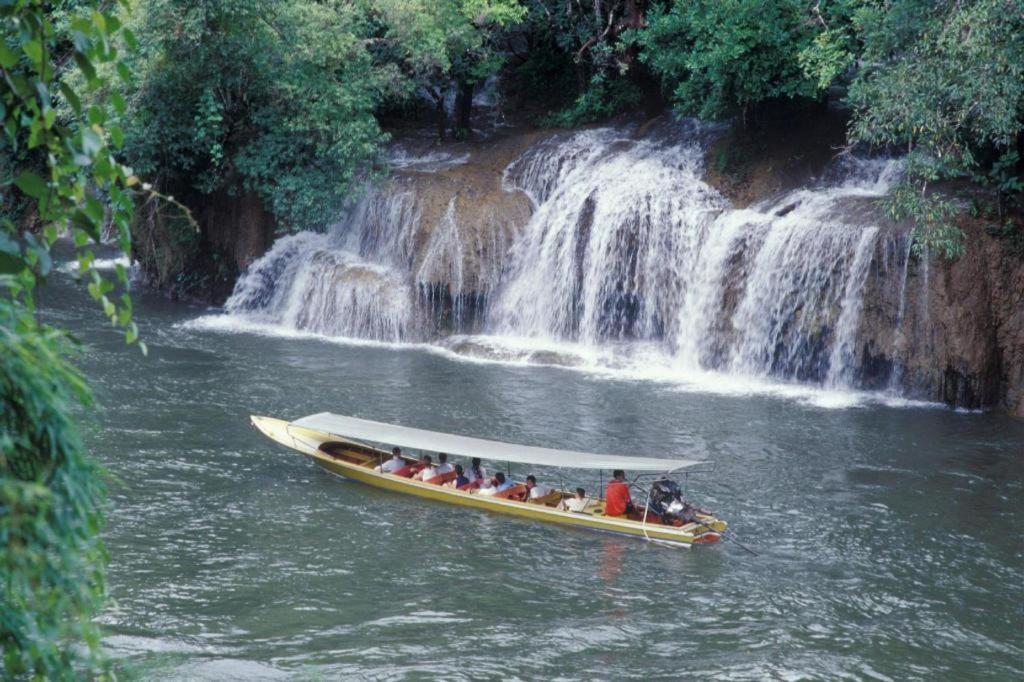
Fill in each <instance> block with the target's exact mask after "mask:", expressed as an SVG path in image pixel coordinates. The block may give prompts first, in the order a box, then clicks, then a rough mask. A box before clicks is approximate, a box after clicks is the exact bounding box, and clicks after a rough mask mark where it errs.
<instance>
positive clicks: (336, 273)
mask: <svg viewBox="0 0 1024 682" xmlns="http://www.w3.org/2000/svg"><path fill="white" fill-rule="evenodd" d="M444 162H445V160H444V159H440V160H439V159H438V158H432V159H431V161H430V163H438V164H443V163H444ZM412 163H414V162H410V164H412ZM454 163H455V164H458V163H460V160H459V159H455V161H454ZM422 165H423V164H421V167H422ZM442 167H447V166H443V165H442ZM424 203H425V202H424V200H423V199H422V198H421V197H420V196H419V195H418V193H417V187H416V184H415V182H414V181H413V180H412V179H411V178H410V177H404V178H397V179H395V180H393V181H392V182H389V183H387V184H385V185H383V186H382V187H378V188H374V189H372V190H371V191H369V192H368V193H367V195H366V196H365V197H364V198H363V199H362V200H361V201H360V202H358V203H357V204H356V205H355V206H354V207H353V209H352V210H351V211H350V212H349V214H348V215H347V216H346V217H345V219H344V220H342V221H341V222H340V223H338V224H337V225H335V226H334V227H332V228H331V230H330V231H329V232H328V233H326V234H316V233H311V232H304V233H300V234H296V235H291V236H288V237H283V238H281V239H279V240H278V241H277V242H276V243H275V245H274V247H273V248H272V249H271V250H270V251H269V252H268V253H267V254H266V255H265V256H263V258H261V259H260V260H259V261H257V262H256V263H255V264H253V265H252V266H251V267H250V268H249V270H248V271H247V272H246V274H245V275H243V276H242V277H241V278H240V279H239V281H238V283H237V285H236V286H235V290H234V293H233V294H232V296H231V297H230V298H229V299H228V301H227V303H226V308H227V311H228V313H229V314H230V315H231V316H234V317H236V318H243V319H244V320H246V321H247V322H250V323H256V324H261V325H273V326H279V327H285V328H291V329H296V330H301V331H305V332H311V333H315V334H322V335H326V336H338V337H347V338H359V339H372V340H376V341H387V342H398V341H420V340H425V339H427V338H430V337H432V336H435V335H436V333H437V330H438V327H439V319H440V318H442V317H446V318H450V319H448V320H447V326H448V327H449V328H450V329H453V330H460V329H464V328H466V327H467V326H469V324H470V319H469V318H470V317H472V315H471V313H475V312H477V310H476V308H482V307H483V304H482V300H485V299H486V298H487V296H488V294H489V293H490V290H491V287H492V286H493V285H494V283H496V282H497V280H498V277H499V274H500V271H501V261H500V256H501V255H502V254H503V253H504V252H505V251H506V250H507V249H508V244H509V243H510V241H511V238H512V230H511V226H509V225H504V224H500V223H499V224H494V225H489V226H488V225H477V228H478V229H476V230H474V231H473V232H472V234H471V235H469V237H468V238H467V237H464V235H463V231H462V230H461V229H460V224H459V218H458V214H457V210H456V199H455V198H454V197H452V198H451V199H449V200H448V201H447V203H446V204H445V207H444V208H443V209H442V210H441V211H439V213H438V215H436V216H425V215H424V211H423V204H424ZM488 228H489V229H488Z"/></svg>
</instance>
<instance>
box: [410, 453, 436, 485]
mask: <svg viewBox="0 0 1024 682" xmlns="http://www.w3.org/2000/svg"><path fill="white" fill-rule="evenodd" d="M420 467H421V468H420V470H419V471H417V472H416V473H415V474H413V476H412V479H413V480H414V481H429V480H430V479H432V478H434V477H435V476H437V467H436V466H434V465H433V460H432V459H431V458H430V455H423V457H421V458H420Z"/></svg>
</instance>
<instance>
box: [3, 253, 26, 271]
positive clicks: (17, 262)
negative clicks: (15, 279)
mask: <svg viewBox="0 0 1024 682" xmlns="http://www.w3.org/2000/svg"><path fill="white" fill-rule="evenodd" d="M27 267H28V263H26V262H25V261H24V260H23V259H22V258H21V257H20V256H14V255H12V254H9V253H3V252H0V274H3V275H13V274H15V273H18V272H21V271H22V270H24V269H25V268H27Z"/></svg>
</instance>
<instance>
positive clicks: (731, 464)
mask: <svg viewBox="0 0 1024 682" xmlns="http://www.w3.org/2000/svg"><path fill="white" fill-rule="evenodd" d="M43 299H44V300H43V304H44V316H45V317H46V318H47V319H48V320H51V321H55V322H58V323H60V324H63V325H66V326H67V327H69V328H71V329H72V330H74V331H75V332H76V334H78V336H79V338H81V339H82V341H83V342H84V344H85V350H84V353H83V355H82V357H81V359H80V364H81V366H82V367H83V369H84V371H85V372H86V374H87V375H88V377H89V378H90V380H91V381H92V382H93V385H94V386H95V388H96V392H97V395H98V398H99V402H100V403H101V406H102V409H101V411H100V412H99V413H98V414H96V415H87V416H86V419H87V421H88V424H87V426H86V437H87V442H88V444H89V446H90V448H91V451H92V452H93V453H94V454H95V456H96V457H98V458H99V459H100V460H101V461H102V462H103V463H104V464H105V466H106V467H107V468H108V470H109V472H110V474H111V475H112V477H113V479H114V480H113V482H112V484H111V493H110V509H109V523H108V528H107V531H106V539H107V546H108V549H109V553H110V557H111V560H110V567H109V578H110V585H111V592H112V600H111V603H110V605H109V607H108V608H107V609H106V610H105V611H104V613H103V614H102V618H101V620H102V623H103V624H104V626H105V629H106V633H107V637H106V640H105V642H106V646H107V648H108V649H109V650H110V653H111V655H112V656H113V657H114V658H115V659H116V660H117V661H118V666H119V667H120V668H121V669H122V671H123V673H124V674H125V675H126V676H127V677H129V678H134V677H138V678H144V679H246V680H252V679H275V678H298V679H336V678H343V677H349V678H360V679H366V678H371V679H395V678H434V677H444V678H447V679H460V678H465V679H468V678H493V679H497V678H523V679H549V678H550V679H578V678H590V679H623V678H635V679H644V680H649V679H685V678H690V679H710V678H717V679H785V680H790V679H836V678H850V679H893V680H906V679H994V680H996V679H998V680H1007V679H1014V678H1015V679H1020V678H1021V676H1022V675H1024V615H1022V613H1024V611H1022V609H1024V503H1022V499H1024V498H1022V493H1024V490H1022V488H1024V423H1022V422H1021V421H1019V420H1013V419H1011V418H1008V417H1006V416H1003V415H998V414H978V413H958V412H955V411H952V410H949V409H945V408H941V407H934V406H932V407H922V406H899V405H898V404H897V406H892V405H885V404H879V403H876V402H871V401H867V402H864V403H853V404H852V405H850V406H848V407H844V408H840V409H826V408H825V407H822V406H820V405H815V404H813V403H807V402H804V401H800V400H793V399H789V398H786V397H778V396H773V395H763V394H756V393H754V394H750V395H744V394H742V393H737V392H735V391H733V392H731V393H727V394H721V393H715V392H713V391H695V390H682V389H681V388H680V387H679V386H676V385H674V384H672V383H671V382H657V381H646V380H645V381H641V380H630V379H626V378H616V377H614V376H599V375H592V374H587V373H585V372H580V371H573V370H567V369H560V368H554V367H523V366H512V365H502V364H493V363H492V364H487V363H478V362H467V361H460V360H458V359H453V358H452V357H449V356H446V355H443V354H440V353H438V352H433V351H430V350H428V349H424V348H416V347H408V348H401V347H382V346H366V345H363V346H360V345H345V344H339V343H329V342H325V341H322V340H316V339H298V338H277V337H273V336H266V335H256V334H250V333H225V332H218V331H210V330H203V329H197V328H195V327H194V326H190V325H189V324H188V322H189V321H190V320H193V319H195V318H197V317H199V316H201V315H204V314H206V313H207V311H204V310H202V309H199V308H195V307H189V306H183V305H176V304H172V303H168V302H166V301H163V300H161V299H157V298H153V297H150V296H147V295H145V294H138V295H137V296H136V299H137V300H136V308H137V319H138V321H139V322H140V326H141V328H142V334H143V337H144V338H145V339H146V341H147V342H148V344H149V349H150V353H149V357H148V358H143V357H142V356H141V355H140V354H139V353H138V352H137V351H135V350H130V349H126V348H125V347H124V346H123V343H122V341H121V339H120V336H119V335H117V334H115V333H114V332H113V331H112V330H110V329H109V328H108V327H106V326H105V325H104V323H103V321H102V319H101V316H100V313H99V312H98V311H97V310H95V308H94V307H93V305H92V304H91V303H90V302H88V300H87V297H86V296H84V294H82V293H81V292H80V291H78V290H76V289H74V288H72V287H71V286H70V285H69V280H68V278H67V277H64V276H60V277H56V278H55V281H54V282H52V283H51V284H50V285H48V287H47V289H46V290H45V292H44V296H43ZM323 410H331V411H335V412H339V413H342V414H353V415H358V416H363V417H368V418H374V419H379V420H383V421H395V422H399V423H403V424H407V425H412V426H420V427H424V428H431V429H437V430H447V431H453V432H460V433H465V434H468V435H476V436H482V437H490V438H496V439H504V440H511V441H514V442H524V443H531V444H539V445H549V446H553V447H566V448H573V449H580V450H593V451H597V452H642V453H650V454H658V453H660V454H663V455H664V456H678V457H705V458H708V459H709V460H711V461H713V462H714V466H715V470H714V473H713V474H710V475H703V476H700V477H691V479H690V493H691V497H693V498H694V499H696V500H698V501H699V502H701V503H702V504H704V505H705V506H708V507H711V508H712V509H714V510H715V511H716V512H717V513H718V514H719V515H720V516H722V517H723V518H725V519H727V520H728V521H729V522H730V524H731V527H732V529H733V530H734V531H735V532H736V533H737V536H738V537H740V538H741V539H742V540H743V541H744V542H745V543H747V544H749V545H750V546H752V547H754V548H755V549H756V550H757V551H758V552H759V554H760V556H756V557H755V556H752V555H750V554H747V553H745V552H744V551H742V550H741V549H740V548H738V547H737V546H736V545H732V544H729V543H721V544H719V545H716V546H710V547H700V548H695V549H691V550H686V549H672V548H666V547H661V546H656V545H652V544H647V543H644V542H642V541H638V540H632V539H628V538H618V537H614V536H605V535H600V534H594V533H588V532H583V531H573V530H567V529H564V528H560V527H557V526H546V525H536V524H533V523H529V522H524V521H519V520H515V519H509V518H505V517H500V516H495V515H491V514H487V513H483V512H478V511H473V510H464V509H460V508H452V507H448V506H444V505H441V504H435V503H430V502H426V501H421V500H418V499H414V498H406V497H403V496H400V495H396V494H390V493H384V492H380V491H376V490H373V489H369V488H367V487H364V486H361V485H359V484H356V483H353V482H347V481H345V480H342V479H339V478H336V477H332V476H330V475H328V474H325V473H323V472H321V471H320V470H318V469H317V468H316V467H314V466H313V465H312V464H311V463H310V462H308V461H307V460H305V459H304V458H303V457H301V456H299V455H297V454H296V453H293V452H290V451H287V450H285V449H283V448H281V447H279V446H277V445H276V444H274V443H272V442H270V441H268V440H266V439H265V438H264V437H262V436H261V435H260V434H258V433H257V432H256V431H254V430H253V429H252V428H250V427H249V425H248V415H249V414H250V413H257V414H267V415H273V416H280V417H286V418H297V417H299V416H302V415H306V414H309V413H313V412H319V411H323ZM520 473H521V474H525V473H527V472H525V471H523V472H520ZM534 473H537V474H539V475H540V476H541V477H542V479H546V480H548V481H552V480H557V475H558V473H557V472H555V471H536V472H534ZM566 482H567V483H573V484H575V483H577V482H578V483H582V484H584V485H586V486H587V487H588V488H590V489H591V490H593V489H594V488H595V487H596V483H597V482H596V481H595V480H590V477H589V475H583V476H582V477H580V476H579V475H578V474H572V473H571V472H566Z"/></svg>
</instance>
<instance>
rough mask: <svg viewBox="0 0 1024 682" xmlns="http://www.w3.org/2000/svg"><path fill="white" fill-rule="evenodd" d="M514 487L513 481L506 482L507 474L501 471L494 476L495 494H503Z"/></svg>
mask: <svg viewBox="0 0 1024 682" xmlns="http://www.w3.org/2000/svg"><path fill="white" fill-rule="evenodd" d="M511 487H512V481H506V480H505V474H503V473H501V472H500V471H499V472H498V473H496V474H494V492H496V493H502V492H505V491H506V490H508V489H509V488H511Z"/></svg>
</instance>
